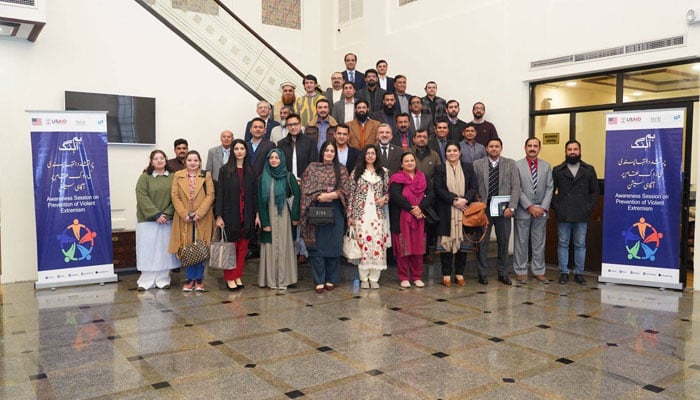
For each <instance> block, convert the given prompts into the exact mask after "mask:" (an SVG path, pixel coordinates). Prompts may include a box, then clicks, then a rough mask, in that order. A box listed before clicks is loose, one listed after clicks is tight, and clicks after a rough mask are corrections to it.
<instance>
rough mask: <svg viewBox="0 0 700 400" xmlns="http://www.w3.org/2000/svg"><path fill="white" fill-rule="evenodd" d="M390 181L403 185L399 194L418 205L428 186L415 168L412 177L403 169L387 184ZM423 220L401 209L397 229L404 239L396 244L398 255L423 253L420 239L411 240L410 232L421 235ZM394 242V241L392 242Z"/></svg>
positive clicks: (423, 176) (421, 174)
mask: <svg viewBox="0 0 700 400" xmlns="http://www.w3.org/2000/svg"><path fill="white" fill-rule="evenodd" d="M392 183H399V184H401V185H403V189H402V191H401V195H402V196H403V197H404V198H405V199H406V200H407V201H408V202H409V203H411V204H412V205H419V204H420V203H421V201H422V200H423V196H424V195H425V189H426V188H427V187H428V183H427V181H426V180H425V175H423V173H422V172H420V171H419V170H416V174H415V176H414V177H413V178H411V176H410V175H408V174H407V173H406V172H404V171H403V170H398V171H397V172H396V173H394V175H392V176H391V179H389V185H391V184H392ZM424 223H425V222H424V221H423V220H422V219H420V220H419V219H418V218H416V217H414V216H413V214H411V213H410V212H408V211H406V210H403V209H402V210H401V213H400V214H399V231H400V232H401V233H400V235H402V236H404V237H405V239H406V240H401V242H400V243H397V244H396V245H398V246H399V249H398V254H400V255H411V254H423V252H424V250H425V249H424V248H421V247H422V246H423V245H424V242H423V241H422V240H412V239H413V236H415V235H411V233H412V232H420V234H421V235H420V236H421V237H422V232H423V227H424ZM392 244H394V243H392Z"/></svg>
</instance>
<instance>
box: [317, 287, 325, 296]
mask: <svg viewBox="0 0 700 400" xmlns="http://www.w3.org/2000/svg"><path fill="white" fill-rule="evenodd" d="M323 291H324V286H323V285H316V293H319V294H321V293H323Z"/></svg>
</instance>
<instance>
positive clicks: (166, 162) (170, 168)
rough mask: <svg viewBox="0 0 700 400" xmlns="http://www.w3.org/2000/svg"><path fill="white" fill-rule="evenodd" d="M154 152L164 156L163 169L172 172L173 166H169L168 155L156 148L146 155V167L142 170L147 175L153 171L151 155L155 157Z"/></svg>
mask: <svg viewBox="0 0 700 400" xmlns="http://www.w3.org/2000/svg"><path fill="white" fill-rule="evenodd" d="M156 154H162V155H163V158H165V170H166V171H168V172H173V167H171V166H170V164H168V156H167V155H165V152H164V151H163V150H157V149H156V150H153V151H152V152H151V155H150V156H148V166H147V167H146V169H144V170H143V172H145V173H147V174H149V175H150V174H152V173H153V171H154V170H155V168H153V157H155V156H156Z"/></svg>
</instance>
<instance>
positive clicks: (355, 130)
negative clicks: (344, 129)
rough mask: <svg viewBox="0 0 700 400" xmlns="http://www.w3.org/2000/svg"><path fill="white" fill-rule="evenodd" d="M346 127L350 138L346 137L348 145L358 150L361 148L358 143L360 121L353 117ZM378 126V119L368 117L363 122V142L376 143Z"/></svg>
mask: <svg viewBox="0 0 700 400" xmlns="http://www.w3.org/2000/svg"><path fill="white" fill-rule="evenodd" d="M348 128H350V139H348V146H352V147H354V148H356V149H358V150H362V146H361V145H360V143H361V141H360V136H361V135H362V133H361V126H360V121H358V120H356V119H353V120H352V121H350V122H348ZM378 128H379V121H375V120H373V119H368V120H367V122H366V123H365V144H377V129H378Z"/></svg>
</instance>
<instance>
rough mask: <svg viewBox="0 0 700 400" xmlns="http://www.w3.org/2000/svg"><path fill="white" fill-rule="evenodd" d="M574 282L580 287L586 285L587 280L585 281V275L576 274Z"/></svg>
mask: <svg viewBox="0 0 700 400" xmlns="http://www.w3.org/2000/svg"><path fill="white" fill-rule="evenodd" d="M574 282H576V283H578V284H579V285H585V284H586V280H585V279H583V275H581V274H575V275H574Z"/></svg>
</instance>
